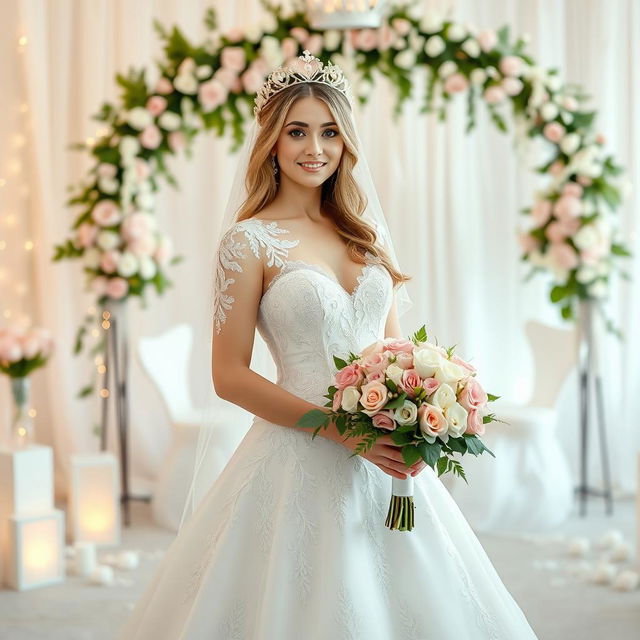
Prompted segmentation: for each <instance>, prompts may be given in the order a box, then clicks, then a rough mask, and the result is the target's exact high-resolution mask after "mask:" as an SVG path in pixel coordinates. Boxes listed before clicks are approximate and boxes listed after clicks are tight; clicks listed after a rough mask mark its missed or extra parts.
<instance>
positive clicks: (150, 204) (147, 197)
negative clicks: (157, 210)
mask: <svg viewBox="0 0 640 640" xmlns="http://www.w3.org/2000/svg"><path fill="white" fill-rule="evenodd" d="M155 202H156V198H155V196H154V195H153V194H152V193H142V194H140V195H139V196H138V197H137V199H136V203H137V204H138V206H139V207H140V208H141V209H144V210H145V211H151V210H152V209H153V208H154V206H155Z"/></svg>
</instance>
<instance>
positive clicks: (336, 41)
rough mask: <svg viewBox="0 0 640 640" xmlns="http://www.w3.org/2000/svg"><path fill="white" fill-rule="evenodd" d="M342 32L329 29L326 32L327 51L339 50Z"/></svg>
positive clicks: (325, 44)
mask: <svg viewBox="0 0 640 640" xmlns="http://www.w3.org/2000/svg"><path fill="white" fill-rule="evenodd" d="M340 39H341V38H340V32H339V31H336V30H335V29H329V31H325V32H324V46H325V49H332V50H333V49H337V48H338V47H339V46H340Z"/></svg>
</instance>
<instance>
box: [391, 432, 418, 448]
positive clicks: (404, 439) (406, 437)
mask: <svg viewBox="0 0 640 640" xmlns="http://www.w3.org/2000/svg"><path fill="white" fill-rule="evenodd" d="M391 439H392V440H393V441H394V442H395V443H396V444H399V445H404V444H411V443H412V442H413V439H414V434H413V433H410V432H408V431H398V430H397V429H396V430H395V431H392V432H391Z"/></svg>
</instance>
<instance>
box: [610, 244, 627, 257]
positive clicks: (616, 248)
mask: <svg viewBox="0 0 640 640" xmlns="http://www.w3.org/2000/svg"><path fill="white" fill-rule="evenodd" d="M611 253H613V255H614V256H625V257H630V256H631V252H630V251H628V250H627V249H626V248H625V247H623V246H622V245H621V244H612V245H611Z"/></svg>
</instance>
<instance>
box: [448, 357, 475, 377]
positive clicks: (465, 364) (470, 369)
mask: <svg viewBox="0 0 640 640" xmlns="http://www.w3.org/2000/svg"><path fill="white" fill-rule="evenodd" d="M451 362H453V364H457V365H458V366H460V367H462V368H463V369H466V370H467V371H468V372H469V373H475V372H476V368H475V367H474V366H473V365H472V364H470V363H469V362H467V361H466V360H463V359H462V358H461V357H460V356H456V355H455V354H454V355H452V356H451Z"/></svg>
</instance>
